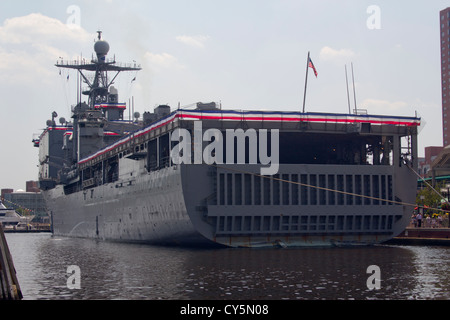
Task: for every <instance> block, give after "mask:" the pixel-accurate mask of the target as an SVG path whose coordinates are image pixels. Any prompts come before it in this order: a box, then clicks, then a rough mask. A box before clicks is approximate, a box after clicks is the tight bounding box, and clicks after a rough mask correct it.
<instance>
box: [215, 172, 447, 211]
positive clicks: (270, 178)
mask: <svg viewBox="0 0 450 320" xmlns="http://www.w3.org/2000/svg"><path fill="white" fill-rule="evenodd" d="M209 166H211V167H215V168H218V169H224V170H229V171H234V172H238V173H242V174H250V175H253V176H256V177H260V178H264V179H269V180H274V181H280V182H285V183H289V184H295V185H299V186H302V187H307V188H314V189H318V190H323V191H328V192H334V193H339V194H343V195H349V196H355V197H360V198H364V199H370V200H376V201H382V202H387V203H392V204H395V205H403V206H408V207H414V208H416V207H417V208H422V209H430V208H426V207H425V206H420V205H417V204H416V203H414V204H412V203H407V202H403V201H395V200H389V199H382V198H377V197H372V196H367V195H363V194H357V193H352V192H347V191H342V190H335V189H330V188H325V187H320V186H314V185H310V184H306V183H302V182H298V181H290V180H285V179H281V178H275V177H273V176H265V175H261V174H258V173H253V172H248V171H244V170H239V169H235V168H227V167H222V166H219V165H214V164H210V165H209ZM408 168H410V169H411V170H413V169H412V168H411V167H409V166H408ZM413 171H414V170H413ZM432 189H433V190H434V188H432ZM435 191H436V190H435ZM436 192H437V191H436ZM438 194H439V193H438ZM440 196H441V197H443V196H442V195H440ZM446 202H447V201H446ZM447 203H448V202H447ZM431 209H432V210H436V211H440V212H444V213H450V211H447V210H442V209H435V208H431Z"/></svg>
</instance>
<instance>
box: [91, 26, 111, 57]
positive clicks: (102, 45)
mask: <svg viewBox="0 0 450 320" xmlns="http://www.w3.org/2000/svg"><path fill="white" fill-rule="evenodd" d="M97 33H98V41H97V42H95V45H94V50H95V53H96V54H97V58H98V61H99V62H105V61H106V55H107V54H108V52H109V43H108V42H106V41H105V40H102V32H101V31H97Z"/></svg>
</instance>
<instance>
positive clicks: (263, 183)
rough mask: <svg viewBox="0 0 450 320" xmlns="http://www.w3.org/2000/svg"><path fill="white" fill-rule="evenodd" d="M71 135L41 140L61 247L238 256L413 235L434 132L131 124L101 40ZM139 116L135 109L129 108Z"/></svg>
mask: <svg viewBox="0 0 450 320" xmlns="http://www.w3.org/2000/svg"><path fill="white" fill-rule="evenodd" d="M94 50H95V53H96V58H95V57H93V59H92V61H90V62H86V61H72V62H69V61H63V60H61V61H58V62H57V64H56V66H57V67H58V68H66V69H73V70H77V71H78V72H79V75H80V77H81V79H82V82H83V83H84V84H86V85H87V86H88V88H87V89H85V90H80V91H79V94H80V96H81V94H83V95H84V96H87V101H88V102H87V103H86V102H81V99H80V101H79V102H78V104H77V105H76V106H74V107H73V108H72V116H71V119H72V120H71V121H66V120H65V119H64V118H61V119H60V121H59V123H58V124H57V123H56V121H57V120H56V118H57V117H58V115H57V114H56V113H54V114H52V119H51V120H49V121H47V128H46V129H45V130H44V131H43V133H42V134H41V135H40V137H39V139H36V140H34V144H35V146H36V147H39V162H40V165H39V167H40V169H39V182H40V188H41V190H42V192H43V194H44V198H45V200H46V203H47V207H48V209H49V211H50V213H51V217H52V226H53V233H54V234H55V235H58V236H70V237H82V238H92V239H101V240H109V241H122V242H141V243H152V244H178V245H202V244H214V243H216V244H220V245H225V246H229V247H280V246H281V247H298V246H341V245H343V246H346V245H371V244H377V243H382V242H384V241H387V240H389V239H391V238H393V237H395V236H397V235H398V234H400V233H401V232H402V231H403V230H404V229H405V227H406V226H407V224H408V223H409V220H410V216H411V212H412V209H413V207H411V205H410V204H413V203H415V194H416V185H417V177H416V174H415V173H414V170H415V169H416V168H417V132H418V126H419V125H420V119H419V118H417V117H397V116H382V115H369V114H367V113H366V114H360V113H354V114H338V113H311V112H291V111H289V112H288V111H286V112H282V111H254V110H247V111H245V110H222V108H221V106H220V105H219V104H217V103H197V104H195V107H194V108H179V107H178V108H176V109H174V110H171V108H170V106H167V105H160V106H158V107H156V108H155V109H154V110H153V112H145V113H144V114H143V116H142V118H140V115H138V114H136V115H135V119H133V120H125V119H124V112H125V110H126V108H127V105H126V103H121V102H120V100H119V96H118V93H117V90H116V89H115V88H114V86H113V84H114V81H115V79H116V77H117V76H118V75H119V73H121V72H137V71H139V70H140V69H141V68H140V66H139V65H136V64H128V65H127V64H120V63H117V62H116V61H115V59H108V58H107V54H108V52H109V44H108V43H107V42H106V41H104V40H102V38H101V32H99V36H98V40H97V41H96V42H95V46H94ZM128 107H130V106H128Z"/></svg>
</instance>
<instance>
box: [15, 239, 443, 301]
mask: <svg viewBox="0 0 450 320" xmlns="http://www.w3.org/2000/svg"><path fill="white" fill-rule="evenodd" d="M6 238H7V241H8V245H9V248H10V251H11V254H12V257H13V259H14V265H15V268H16V272H17V277H18V280H19V283H20V286H21V289H22V293H23V295H24V299H25V300H99V299H101V300H112V299H118V300H321V299H325V300H339V299H343V300H353V299H354V300H412V299H419V300H428V299H430V300H446V299H450V290H449V288H450V263H449V262H450V247H445V246H442V247H437V246H436V247H434V246H388V245H381V246H373V247H359V248H309V249H308V248H304V249H282V248H280V249H227V248H184V247H159V246H151V245H138V244H126V243H110V242H102V241H95V240H88V239H74V238H63V237H54V236H52V235H51V234H47V233H43V234H7V235H6ZM73 266H75V267H76V268H75V269H74V268H73ZM373 266H375V267H376V268H375V269H374V268H373ZM377 268H378V269H377ZM73 270H76V271H73ZM373 270H378V271H373ZM74 276H76V278H73V277H74ZM72 280H73V281H72ZM376 280H379V282H378V286H375V285H374V284H377V282H376ZM74 284H75V285H74Z"/></svg>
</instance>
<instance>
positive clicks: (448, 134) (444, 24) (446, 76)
mask: <svg viewBox="0 0 450 320" xmlns="http://www.w3.org/2000/svg"><path fill="white" fill-rule="evenodd" d="M439 18H440V25H441V75H442V128H443V138H444V146H448V145H449V144H450V7H449V8H447V9H444V10H442V11H441V12H440V15H439Z"/></svg>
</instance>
